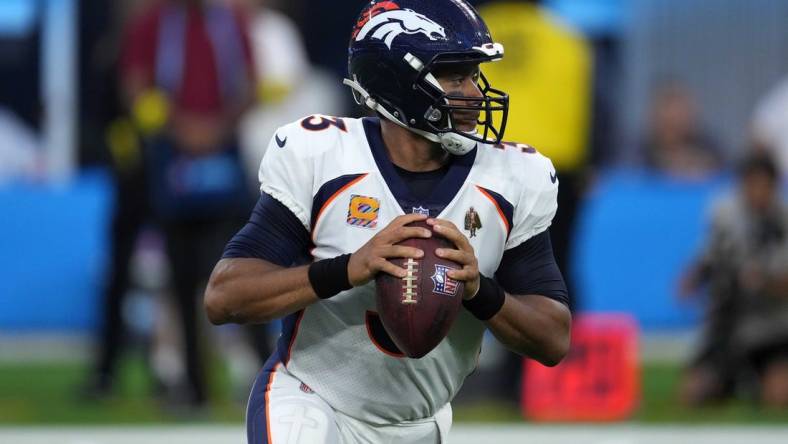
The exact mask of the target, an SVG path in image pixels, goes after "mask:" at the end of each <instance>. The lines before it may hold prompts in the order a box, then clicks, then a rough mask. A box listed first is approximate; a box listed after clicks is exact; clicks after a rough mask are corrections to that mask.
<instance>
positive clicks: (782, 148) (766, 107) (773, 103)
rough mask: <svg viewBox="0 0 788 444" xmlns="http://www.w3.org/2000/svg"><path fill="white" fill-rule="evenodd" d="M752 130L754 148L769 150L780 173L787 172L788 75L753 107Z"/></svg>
mask: <svg viewBox="0 0 788 444" xmlns="http://www.w3.org/2000/svg"><path fill="white" fill-rule="evenodd" d="M752 131H753V137H754V138H755V142H756V148H757V149H759V150H764V151H766V150H768V151H770V152H771V153H772V155H773V156H774V158H775V159H776V160H777V163H778V165H779V167H780V171H782V174H783V175H785V174H788V77H786V78H785V79H784V80H783V81H782V82H780V83H779V84H778V85H777V86H775V87H774V89H772V90H771V91H769V93H768V94H766V96H764V97H763V98H762V99H761V100H760V102H759V103H758V105H757V106H756V107H755V114H754V117H753V122H752Z"/></svg>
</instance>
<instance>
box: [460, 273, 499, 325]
mask: <svg viewBox="0 0 788 444" xmlns="http://www.w3.org/2000/svg"><path fill="white" fill-rule="evenodd" d="M505 300H506V293H504V291H503V288H501V286H500V285H498V283H497V282H495V280H493V279H490V278H488V277H485V276H481V279H480V280H479V291H478V292H476V296H474V297H473V298H472V299H470V300H464V301H462V305H463V306H464V307H465V308H466V309H467V310H468V311H470V312H471V314H472V315H473V316H474V317H475V318H476V319H479V320H480V321H486V320H488V319H490V318H491V317H493V316H495V315H496V314H497V313H498V312H499V311H501V307H503V303H504V301H505Z"/></svg>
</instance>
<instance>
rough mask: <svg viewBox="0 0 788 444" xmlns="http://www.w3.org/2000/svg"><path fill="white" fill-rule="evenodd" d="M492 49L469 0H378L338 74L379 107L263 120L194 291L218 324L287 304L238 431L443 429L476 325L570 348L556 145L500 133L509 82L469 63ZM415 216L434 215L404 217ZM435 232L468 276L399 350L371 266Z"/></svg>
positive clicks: (252, 319) (473, 345) (531, 350)
mask: <svg viewBox="0 0 788 444" xmlns="http://www.w3.org/2000/svg"><path fill="white" fill-rule="evenodd" d="M503 52H504V51H503V47H502V46H501V45H500V44H498V43H495V42H494V41H493V40H492V38H491V36H490V33H489V31H488V30H487V27H486V25H485V24H484V23H483V22H482V20H481V19H480V18H479V16H478V15H477V13H476V11H475V10H474V9H473V8H472V7H471V6H470V5H468V4H467V3H466V2H465V1H464V0H430V1H426V0H393V1H382V0H373V1H371V2H370V3H369V4H368V6H367V7H366V8H365V9H364V10H363V11H362V13H361V16H360V17H359V19H358V22H357V24H356V26H355V29H354V30H353V33H352V37H351V41H350V51H349V78H348V79H347V80H345V84H347V85H348V86H349V87H350V88H351V89H352V91H353V94H354V96H355V97H356V99H357V101H358V102H359V103H360V104H362V105H364V106H366V107H367V108H369V109H371V110H373V111H374V112H375V114H376V115H377V117H374V118H364V119H349V118H338V117H329V116H322V115H314V116H309V117H306V118H304V119H302V120H300V121H297V122H293V123H291V124H289V125H286V126H284V127H282V128H280V129H279V130H278V131H276V133H275V134H274V135H273V137H272V139H271V143H270V146H269V148H268V150H267V152H266V154H265V157H264V159H263V161H262V164H261V166H260V174H259V176H260V183H261V195H260V199H259V202H258V203H257V206H256V207H255V208H254V210H253V212H252V216H251V219H250V220H249V223H248V224H247V225H246V227H244V228H243V229H242V230H241V231H240V232H239V233H238V234H237V235H236V236H235V237H234V238H233V239H232V240H231V241H230V242H229V244H228V245H227V247H226V250H225V253H224V256H223V258H222V259H221V260H220V261H219V263H218V264H217V265H216V268H215V270H214V272H213V275H212V277H211V280H210V283H209V286H208V290H207V292H206V295H205V307H206V310H207V312H208V316H209V318H210V320H211V321H212V322H214V323H216V324H221V323H226V322H236V323H257V322H267V321H270V320H272V319H275V318H284V321H283V331H282V335H281V337H280V338H279V342H278V345H277V349H276V351H275V353H274V354H273V355H272V356H271V358H270V359H269V361H268V362H267V364H266V365H265V367H264V368H263V369H262V370H261V372H260V373H259V375H258V377H257V379H256V381H255V383H254V386H253V387H252V392H251V396H250V399H249V404H248V406H247V418H246V421H247V436H248V442H249V443H277V444H278V443H296V442H297V443H340V442H341V443H355V442H365V443H394V442H396V443H422V442H424V443H437V442H446V439H447V436H448V431H449V428H450V426H451V406H450V401H451V400H452V398H453V397H454V396H455V395H456V394H457V392H458V390H459V389H460V387H461V385H462V383H463V380H464V379H465V377H467V376H468V374H470V373H471V372H472V371H473V370H474V368H475V367H476V364H477V358H478V355H479V351H480V347H481V343H482V336H483V334H484V331H485V329H490V330H491V331H492V332H493V334H494V335H495V336H496V337H497V338H498V339H499V340H500V341H501V342H502V343H503V344H504V345H505V346H507V347H508V348H510V349H512V350H514V351H516V352H518V353H521V354H523V355H525V356H529V357H531V358H533V359H536V360H538V361H540V362H542V363H544V364H546V365H555V364H556V363H558V362H559V361H560V360H561V359H562V358H563V356H564V355H565V354H566V352H567V349H568V347H569V329H570V312H569V310H568V308H567V306H566V302H567V293H566V286H565V284H564V281H563V278H562V276H561V273H560V271H559V270H558V267H557V266H556V263H555V259H554V257H553V253H552V248H551V245H550V238H549V232H548V227H549V226H550V223H551V220H552V217H553V215H554V214H555V211H556V195H557V187H558V181H557V179H556V176H555V170H554V169H553V167H552V164H551V162H550V160H549V159H547V158H546V157H544V156H542V155H540V154H539V153H537V152H536V150H534V149H533V148H531V147H530V146H528V145H523V144H516V143H503V142H502V140H501V138H502V137H503V133H504V129H505V125H506V114H507V109H508V97H507V96H506V94H504V93H503V92H501V91H498V90H495V89H493V88H492V87H491V86H490V85H489V84H488V83H487V81H486V80H485V78H484V75H483V74H482V73H481V71H480V69H479V66H480V64H482V63H486V62H494V61H496V60H499V59H501V58H502V57H503ZM471 207H472V208H473V212H474V213H476V215H475V216H474V219H476V218H478V221H479V223H478V224H470V225H472V226H474V227H476V226H478V227H483V228H477V230H476V232H475V233H474V234H475V236H473V238H469V235H470V232H469V230H468V229H465V230H464V229H463V228H465V223H464V221H465V217H466V214H467V213H468V212H469V211H470V209H471ZM418 220H426V221H427V224H428V225H429V226H430V227H431V229H425V228H417V227H408V226H407V224H409V223H410V222H413V221H418ZM468 228H470V227H468ZM430 236H443V237H445V238H447V239H449V240H451V241H452V242H453V244H454V245H455V246H456V248H454V249H439V250H437V251H436V254H437V255H438V256H440V257H444V258H448V259H451V260H453V261H455V262H457V263H459V264H461V265H462V269H461V270H452V271H449V272H448V278H450V279H454V280H456V281H463V282H464V284H465V285H464V288H465V292H464V294H463V298H464V302H463V305H464V307H465V309H464V310H462V311H461V313H460V315H459V316H458V318H457V320H456V321H455V323H454V325H453V326H452V328H451V330H450V332H449V334H448V335H447V337H446V338H445V339H444V340H443V341H442V342H441V343H440V344H439V345H438V346H437V347H436V348H435V349H433V350H432V351H431V352H430V353H428V354H427V355H426V356H424V357H423V358H421V359H409V358H406V357H405V356H404V355H403V354H402V353H401V352H400V351H399V350H398V349H397V347H396V345H395V344H394V343H393V341H392V340H391V338H390V337H388V335H387V334H386V332H385V329H384V328H383V327H382V324H381V322H380V319H379V317H378V316H377V313H376V312H375V309H376V308H375V307H376V305H375V283H374V278H375V276H376V275H377V274H378V273H389V274H392V275H394V276H398V277H404V276H405V274H406V271H405V270H404V269H402V268H400V267H398V266H396V265H394V264H393V263H391V262H389V261H388V260H387V259H390V258H419V257H421V256H422V255H423V254H424V252H423V251H420V250H418V249H416V248H410V247H406V246H398V245H396V244H397V243H398V242H400V241H402V240H404V239H407V238H419V237H421V238H427V237H430Z"/></svg>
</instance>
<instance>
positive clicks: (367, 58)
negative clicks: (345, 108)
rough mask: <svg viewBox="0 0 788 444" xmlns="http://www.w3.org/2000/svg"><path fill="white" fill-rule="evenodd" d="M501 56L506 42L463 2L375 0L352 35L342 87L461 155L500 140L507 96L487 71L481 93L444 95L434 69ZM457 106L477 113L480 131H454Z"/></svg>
mask: <svg viewBox="0 0 788 444" xmlns="http://www.w3.org/2000/svg"><path fill="white" fill-rule="evenodd" d="M501 58H503V46H502V45H501V44H500V43H495V42H494V41H493V40H492V37H491V36H490V31H489V30H488V29H487V25H485V24H484V22H483V21H482V19H481V17H479V14H478V13H477V12H476V10H474V9H473V7H471V6H470V5H469V4H468V3H466V2H465V1H464V0H385V1H384V0H372V1H370V3H369V4H368V5H367V6H366V7H365V8H364V10H363V11H362V12H361V15H360V17H359V19H358V22H357V23H356V26H355V29H354V31H353V34H352V37H351V40H350V49H349V60H348V65H349V67H348V70H349V73H350V78H349V79H345V84H346V85H348V86H350V87H351V88H352V89H353V95H354V97H355V99H356V101H357V102H358V103H359V104H362V105H365V106H367V107H369V108H370V109H372V110H374V111H376V112H377V113H378V114H380V115H381V116H382V117H384V118H386V119H388V120H391V121H392V122H394V123H396V124H398V125H400V126H403V127H405V128H407V129H409V130H411V131H413V132H415V133H417V134H420V135H421V136H423V137H425V138H427V139H428V140H431V141H433V142H436V143H440V144H441V146H443V148H444V149H446V150H447V151H448V152H450V153H452V154H458V155H461V154H465V153H467V152H469V151H471V150H472V149H473V148H474V147H475V146H476V142H485V143H499V142H500V141H501V139H502V137H503V134H504V130H505V129H506V119H507V117H508V111H509V97H508V96H507V95H506V94H505V93H504V92H502V91H499V90H496V89H493V88H492V87H490V84H489V83H488V82H487V79H486V78H485V77H484V75H483V74H482V75H480V76H479V85H478V86H479V89H480V91H481V92H482V97H468V96H458V95H450V94H447V93H446V91H444V90H443V89H442V88H441V86H440V84H439V83H438V81H437V79H436V78H435V76H434V75H433V71H435V70H436V69H441V68H446V67H451V66H450V65H452V64H458V65H467V64H478V63H483V62H491V61H496V60H500V59H501ZM450 101H451V102H453V103H452V104H450V103H449V102H450ZM453 111H464V112H465V113H468V112H472V113H477V112H478V113H479V118H478V124H479V127H480V128H483V131H482V132H480V131H478V129H477V130H474V131H472V132H465V131H461V130H459V129H457V128H456V127H455V125H454V124H453V122H452V112H453Z"/></svg>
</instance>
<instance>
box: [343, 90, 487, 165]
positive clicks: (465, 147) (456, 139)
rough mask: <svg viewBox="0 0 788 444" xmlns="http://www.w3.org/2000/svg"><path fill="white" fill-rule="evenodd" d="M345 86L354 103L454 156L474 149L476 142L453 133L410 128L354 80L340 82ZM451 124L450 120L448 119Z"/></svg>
mask: <svg viewBox="0 0 788 444" xmlns="http://www.w3.org/2000/svg"><path fill="white" fill-rule="evenodd" d="M342 83H344V84H345V85H347V86H349V87H350V88H351V89H352V90H353V92H354V94H353V95H354V96H355V97H356V102H358V103H359V104H360V105H365V106H366V107H367V108H369V109H371V110H373V111H376V112H378V113H380V114H381V115H382V116H383V117H385V118H386V119H388V120H390V121H392V122H394V123H396V124H397V125H399V126H401V127H403V128H405V129H407V130H408V131H411V132H413V133H416V134H418V135H420V136H421V137H424V138H425V139H427V140H429V141H430V142H434V143H437V144H440V146H441V148H443V149H444V150H446V151H447V152H448V153H450V154H454V155H455V156H462V155H464V154H467V153H469V152H470V151H471V150H473V149H474V148H475V147H476V141H474V140H471V139H469V138H467V137H463V136H462V135H460V134H457V133H454V132H448V133H439V134H433V133H430V132H427V131H424V130H420V129H417V128H411V127H410V126H408V125H407V124H406V123H405V122H403V121H402V120H400V119H399V118H397V117H395V116H394V115H393V114H391V113H390V112H389V111H388V110H387V109H386V108H385V107H384V106H383V105H381V104H380V103H378V102H377V100H375V99H373V98H372V97H371V96H370V95H369V93H368V92H367V91H366V90H365V89H364V87H362V86H361V85H360V84H359V83H358V82H357V81H356V80H350V79H344V80H343V81H342ZM449 123H450V124H451V119H449ZM469 133H470V134H474V133H476V130H474V131H469Z"/></svg>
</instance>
